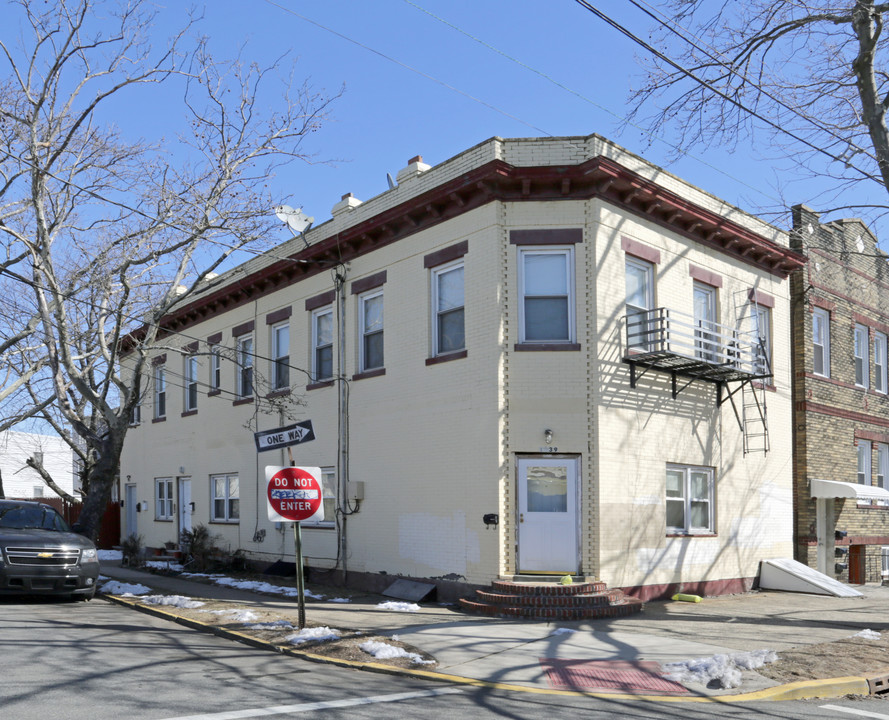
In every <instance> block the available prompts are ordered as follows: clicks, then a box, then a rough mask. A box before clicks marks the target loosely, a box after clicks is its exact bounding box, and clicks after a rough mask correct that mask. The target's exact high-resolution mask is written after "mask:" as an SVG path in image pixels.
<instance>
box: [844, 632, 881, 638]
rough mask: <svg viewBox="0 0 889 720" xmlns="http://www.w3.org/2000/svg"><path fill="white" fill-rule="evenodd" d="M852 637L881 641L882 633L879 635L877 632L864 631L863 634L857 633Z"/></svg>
mask: <svg viewBox="0 0 889 720" xmlns="http://www.w3.org/2000/svg"><path fill="white" fill-rule="evenodd" d="M851 637H860V638H864V639H865V640H879V639H880V633H878V632H877V631H876V630H862V631H861V632H857V633H855V634H854V635H852V636H851Z"/></svg>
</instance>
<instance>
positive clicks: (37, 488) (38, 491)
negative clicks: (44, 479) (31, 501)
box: [31, 485, 44, 498]
mask: <svg viewBox="0 0 889 720" xmlns="http://www.w3.org/2000/svg"><path fill="white" fill-rule="evenodd" d="M43 489H44V486H43V485H32V486H31V497H32V498H42V497H44V494H43Z"/></svg>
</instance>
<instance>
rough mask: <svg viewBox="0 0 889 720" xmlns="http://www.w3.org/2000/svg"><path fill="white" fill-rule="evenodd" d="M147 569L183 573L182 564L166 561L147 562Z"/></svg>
mask: <svg viewBox="0 0 889 720" xmlns="http://www.w3.org/2000/svg"><path fill="white" fill-rule="evenodd" d="M145 567H149V568H153V569H155V570H172V571H173V572H181V571H182V563H174V562H168V561H166V560H146V561H145Z"/></svg>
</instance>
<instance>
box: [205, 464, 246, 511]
mask: <svg viewBox="0 0 889 720" xmlns="http://www.w3.org/2000/svg"><path fill="white" fill-rule="evenodd" d="M219 482H221V483H222V488H223V489H222V493H217V492H216V487H217V484H218V483H219ZM233 482H234V484H235V486H236V488H237V492H236V493H234V494H233V492H232V483H233ZM217 501H221V502H222V513H219V512H217V510H216V503H217ZM210 521H211V522H217V523H239V522H240V521H241V483H240V479H239V477H238V474H237V473H221V474H217V475H211V476H210Z"/></svg>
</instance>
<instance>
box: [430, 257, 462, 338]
mask: <svg viewBox="0 0 889 720" xmlns="http://www.w3.org/2000/svg"><path fill="white" fill-rule="evenodd" d="M463 297H464V288H463V263H462V262H461V263H459V264H456V265H448V266H445V267H441V268H436V269H435V270H433V271H432V308H433V319H432V321H433V327H434V330H433V335H432V343H433V348H432V354H433V355H443V354H445V353H450V352H455V351H457V350H462V349H463V348H465V347H466V334H465V327H464V317H463V315H464V313H463V304H464V300H463Z"/></svg>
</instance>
